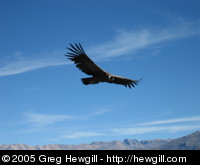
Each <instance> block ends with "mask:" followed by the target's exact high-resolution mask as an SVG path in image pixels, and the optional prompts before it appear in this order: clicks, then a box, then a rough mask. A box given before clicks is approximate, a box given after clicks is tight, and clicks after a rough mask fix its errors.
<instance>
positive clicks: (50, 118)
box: [24, 112, 76, 126]
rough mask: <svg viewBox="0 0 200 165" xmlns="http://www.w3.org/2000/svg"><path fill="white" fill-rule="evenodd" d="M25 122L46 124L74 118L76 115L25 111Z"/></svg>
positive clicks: (37, 124) (39, 124)
mask: <svg viewBox="0 0 200 165" xmlns="http://www.w3.org/2000/svg"><path fill="white" fill-rule="evenodd" d="M24 117H25V122H27V123H29V124H33V125H35V126H46V125H49V124H53V123H57V122H61V121H66V120H73V119H75V118H76V117H74V116H70V115H49V114H38V113H30V112H26V113H24Z"/></svg>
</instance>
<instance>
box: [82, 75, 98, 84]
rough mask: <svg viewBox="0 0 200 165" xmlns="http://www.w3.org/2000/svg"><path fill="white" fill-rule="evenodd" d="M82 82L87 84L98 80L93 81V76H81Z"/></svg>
mask: <svg viewBox="0 0 200 165" xmlns="http://www.w3.org/2000/svg"><path fill="white" fill-rule="evenodd" d="M81 80H82V82H83V84H85V85H88V84H97V83H98V82H97V81H95V79H94V78H93V77H90V78H82V79H81Z"/></svg>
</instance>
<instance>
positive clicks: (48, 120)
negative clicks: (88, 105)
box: [23, 109, 110, 127]
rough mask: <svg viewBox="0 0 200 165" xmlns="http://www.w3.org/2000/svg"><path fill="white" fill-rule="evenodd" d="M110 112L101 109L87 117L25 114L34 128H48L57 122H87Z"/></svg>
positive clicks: (26, 119)
mask: <svg viewBox="0 0 200 165" xmlns="http://www.w3.org/2000/svg"><path fill="white" fill-rule="evenodd" d="M108 112H110V110H109V109H99V110H98V111H95V112H92V113H89V114H86V115H76V116H75V115H66V114H42V113H33V112H25V113H23V116H24V120H25V122H26V123H28V124H31V125H33V126H36V127H37V126H48V125H50V124H55V123H57V122H66V121H72V120H77V121H80V120H86V119H90V118H93V117H96V116H99V115H103V114H106V113H108Z"/></svg>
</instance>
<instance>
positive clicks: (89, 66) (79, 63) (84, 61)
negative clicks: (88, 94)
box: [66, 43, 105, 75]
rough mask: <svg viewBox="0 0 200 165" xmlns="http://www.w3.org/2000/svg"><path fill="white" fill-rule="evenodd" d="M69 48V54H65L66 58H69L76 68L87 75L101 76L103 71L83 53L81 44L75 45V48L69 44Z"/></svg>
mask: <svg viewBox="0 0 200 165" xmlns="http://www.w3.org/2000/svg"><path fill="white" fill-rule="evenodd" d="M70 46H71V48H68V49H69V50H70V51H71V52H69V53H67V54H66V56H67V57H69V58H68V59H70V60H71V61H73V62H74V63H75V64H76V67H77V68H79V69H80V70H81V71H83V72H85V73H86V74H88V75H96V74H103V73H104V72H105V71H104V70H103V69H101V68H100V67H99V66H97V65H96V64H95V63H94V62H93V61H92V60H91V59H90V58H89V57H88V56H87V54H86V53H85V51H84V50H83V48H82V46H81V44H80V43H79V44H76V43H75V46H74V45H72V44H70Z"/></svg>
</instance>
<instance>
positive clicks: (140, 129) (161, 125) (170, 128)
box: [112, 116, 200, 135]
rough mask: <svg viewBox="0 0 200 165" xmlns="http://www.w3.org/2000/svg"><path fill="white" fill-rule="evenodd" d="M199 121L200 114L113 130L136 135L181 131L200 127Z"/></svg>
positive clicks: (117, 132) (122, 133)
mask: <svg viewBox="0 0 200 165" xmlns="http://www.w3.org/2000/svg"><path fill="white" fill-rule="evenodd" d="M199 122H200V116H193V117H185V118H176V119H168V120H157V121H152V122H147V123H140V124H136V125H134V126H132V127H126V128H115V129H112V132H113V133H116V134H119V135H134V134H145V133H152V132H163V131H165V132H180V131H187V130H196V129H200V124H199ZM178 123H179V124H178ZM180 123H182V124H180ZM169 124H170V125H169ZM155 125H156V126H155Z"/></svg>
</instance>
